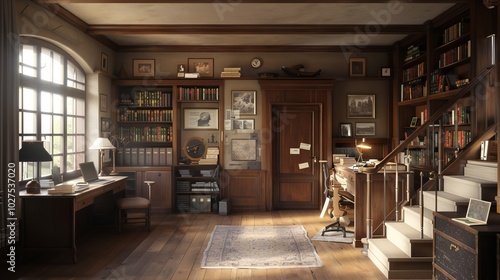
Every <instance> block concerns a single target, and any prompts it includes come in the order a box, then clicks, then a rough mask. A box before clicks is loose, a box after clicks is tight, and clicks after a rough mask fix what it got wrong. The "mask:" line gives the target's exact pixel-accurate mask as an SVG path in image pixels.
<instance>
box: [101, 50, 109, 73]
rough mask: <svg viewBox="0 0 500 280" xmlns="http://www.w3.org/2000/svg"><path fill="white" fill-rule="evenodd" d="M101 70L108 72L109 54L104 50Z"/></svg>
mask: <svg viewBox="0 0 500 280" xmlns="http://www.w3.org/2000/svg"><path fill="white" fill-rule="evenodd" d="M101 70H102V71H103V72H106V73H107V72H108V55H107V54H105V53H103V52H102V53H101Z"/></svg>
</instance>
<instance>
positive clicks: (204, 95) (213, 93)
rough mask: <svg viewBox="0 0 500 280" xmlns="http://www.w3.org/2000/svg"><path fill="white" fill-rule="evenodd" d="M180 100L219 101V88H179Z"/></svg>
mask: <svg viewBox="0 0 500 280" xmlns="http://www.w3.org/2000/svg"><path fill="white" fill-rule="evenodd" d="M178 91H179V96H178V99H179V100H219V88H218V87H182V86H180V87H178Z"/></svg>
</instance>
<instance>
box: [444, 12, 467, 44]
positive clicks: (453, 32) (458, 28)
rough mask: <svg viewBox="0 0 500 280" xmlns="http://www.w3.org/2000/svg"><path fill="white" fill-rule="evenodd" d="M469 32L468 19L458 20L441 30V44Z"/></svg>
mask: <svg viewBox="0 0 500 280" xmlns="http://www.w3.org/2000/svg"><path fill="white" fill-rule="evenodd" d="M469 32H470V19H469V18H464V19H462V20H461V21H460V22H458V23H455V24H454V25H452V26H450V27H448V28H446V29H445V30H444V31H443V44H446V43H448V42H451V41H453V40H456V39H458V38H460V37H462V36H464V35H465V34H467V33H469Z"/></svg>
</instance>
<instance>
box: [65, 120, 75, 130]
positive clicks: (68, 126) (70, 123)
mask: <svg viewBox="0 0 500 280" xmlns="http://www.w3.org/2000/svg"><path fill="white" fill-rule="evenodd" d="M75 122H76V120H75V118H74V117H67V118H66V133H68V134H73V133H75V125H76V123H75Z"/></svg>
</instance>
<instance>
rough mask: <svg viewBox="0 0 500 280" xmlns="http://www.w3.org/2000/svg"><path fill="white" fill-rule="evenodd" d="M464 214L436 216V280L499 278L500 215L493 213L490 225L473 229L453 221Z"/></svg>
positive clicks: (434, 265)
mask: <svg viewBox="0 0 500 280" xmlns="http://www.w3.org/2000/svg"><path fill="white" fill-rule="evenodd" d="M464 215H465V213H463V212H462V213H456V212H446V213H444V212H435V213H434V216H435V222H434V263H433V267H434V279H498V278H496V276H495V275H497V276H498V272H497V269H498V266H499V263H498V258H497V257H496V254H497V248H496V247H495V246H494V245H495V244H496V242H497V235H498V233H500V215H499V214H497V213H494V212H491V213H490V216H489V219H488V225H486V226H471V227H469V226H467V225H463V224H460V223H457V222H454V221H453V220H452V218H454V217H463V216H464Z"/></svg>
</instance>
